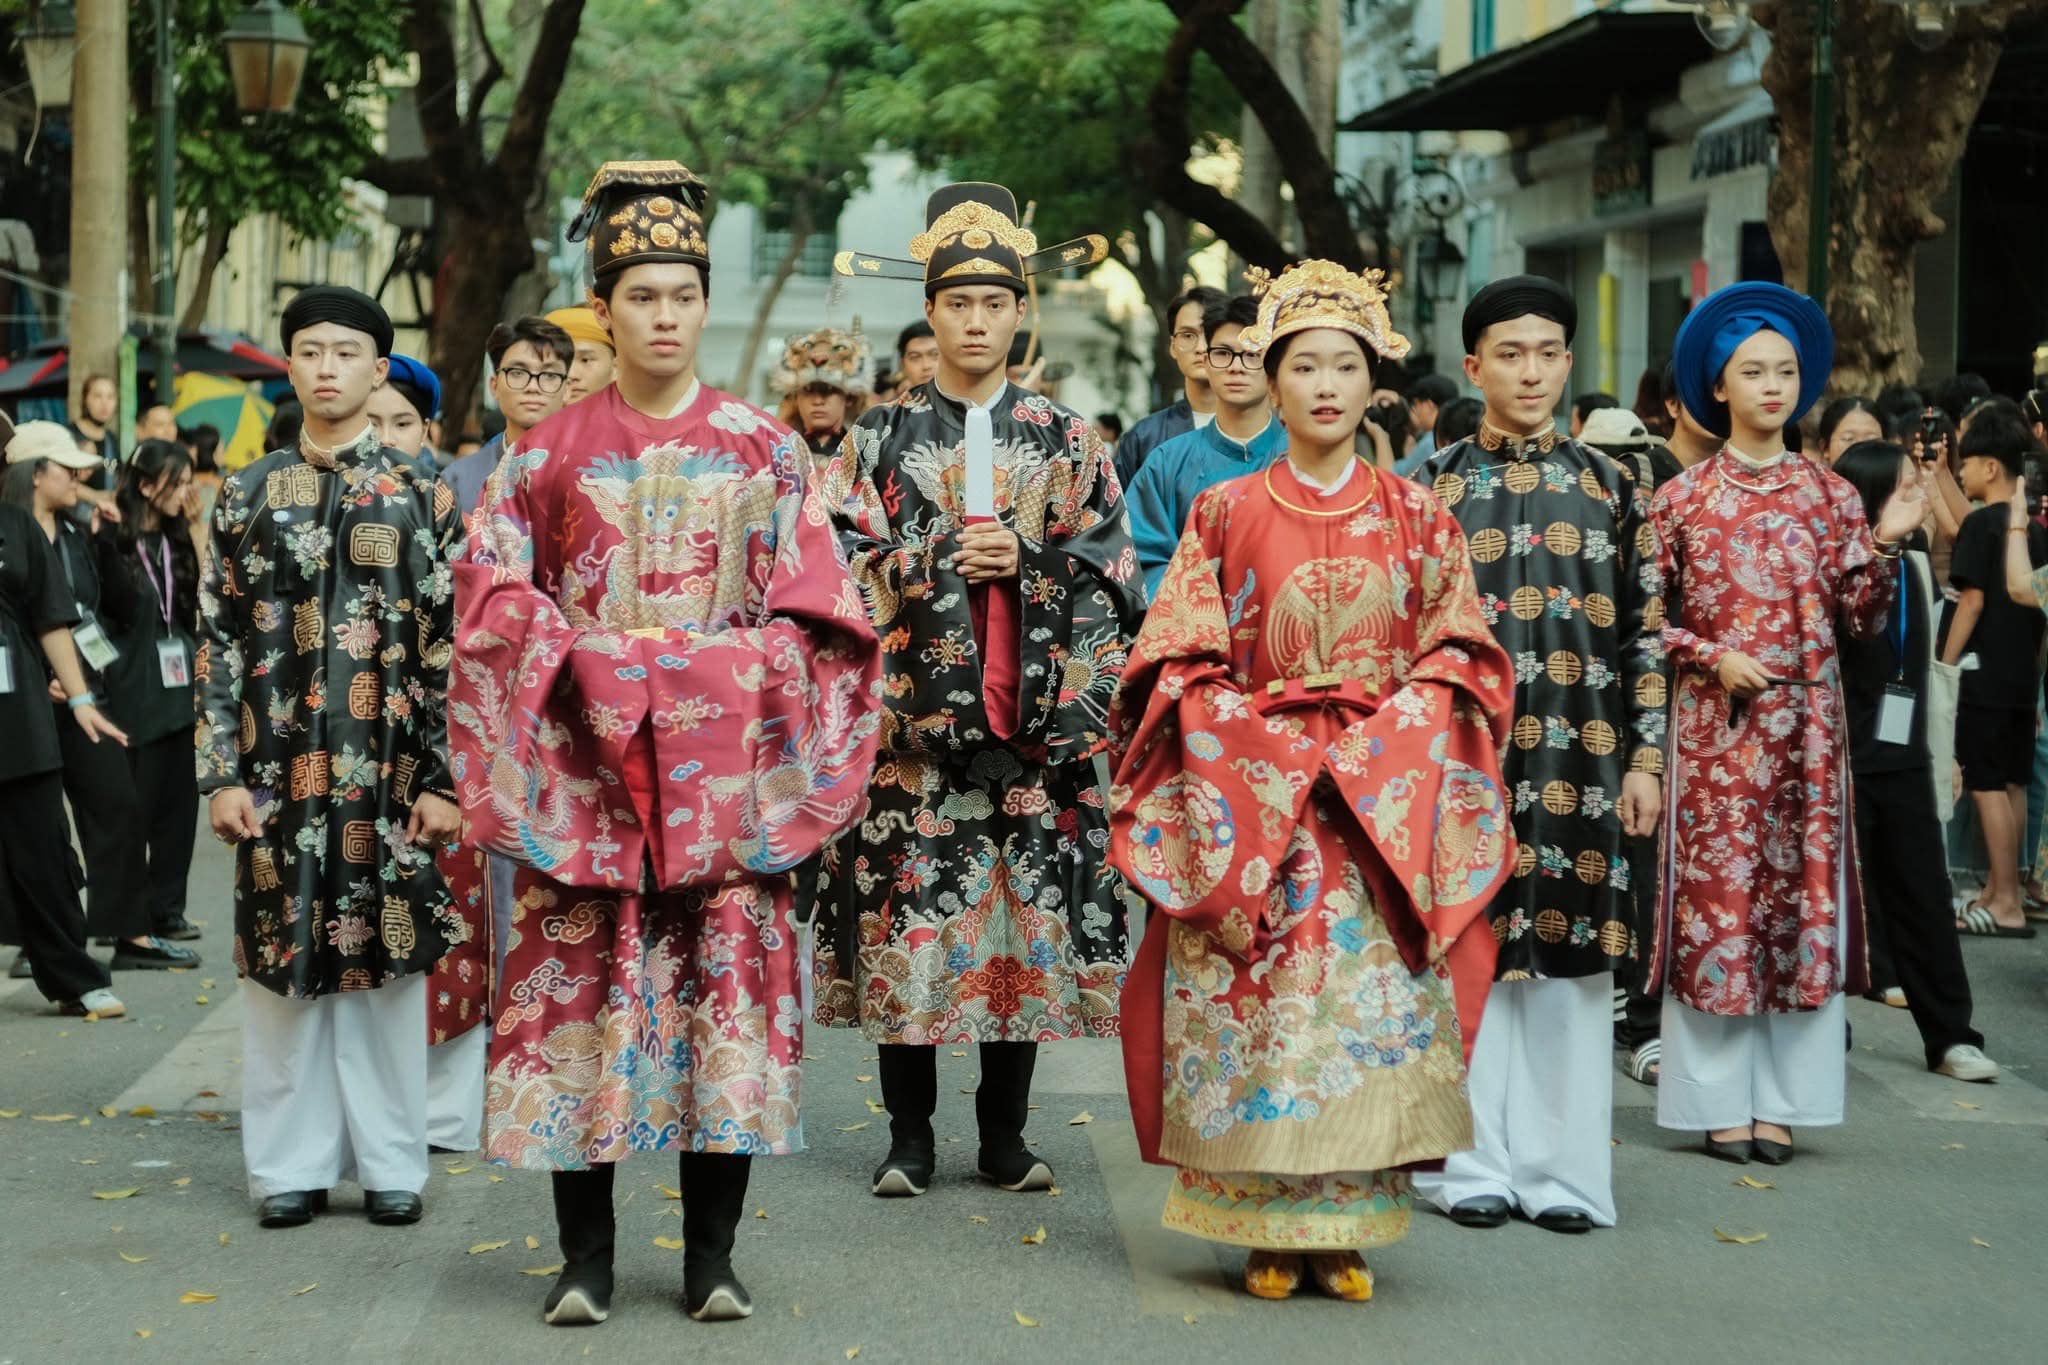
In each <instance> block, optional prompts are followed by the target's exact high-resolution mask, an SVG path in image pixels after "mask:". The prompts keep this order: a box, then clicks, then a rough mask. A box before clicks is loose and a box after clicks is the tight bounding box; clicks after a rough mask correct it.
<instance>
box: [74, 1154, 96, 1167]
mask: <svg viewBox="0 0 2048 1365" xmlns="http://www.w3.org/2000/svg"><path fill="white" fill-rule="evenodd" d="M78 1164H79V1165H81V1166H97V1165H99V1164H100V1159H99V1158H98V1157H96V1156H82V1157H80V1158H79V1159H78Z"/></svg>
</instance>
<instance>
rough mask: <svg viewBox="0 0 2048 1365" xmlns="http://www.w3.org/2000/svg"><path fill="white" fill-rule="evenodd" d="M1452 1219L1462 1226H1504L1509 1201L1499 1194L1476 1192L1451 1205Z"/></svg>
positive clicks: (1506, 1221)
mask: <svg viewBox="0 0 2048 1365" xmlns="http://www.w3.org/2000/svg"><path fill="white" fill-rule="evenodd" d="M1450 1213H1451V1221H1452V1222H1453V1223H1456V1224H1457V1225H1458V1226H1459V1227H1461V1228H1504V1227H1506V1226H1507V1225H1508V1201H1507V1200H1505V1199H1503V1198H1501V1197H1500V1196H1499V1195H1497V1194H1475V1195H1473V1196H1472V1197H1471V1198H1470V1199H1460V1200H1459V1201H1458V1202H1457V1203H1455V1204H1453V1205H1451V1209H1450Z"/></svg>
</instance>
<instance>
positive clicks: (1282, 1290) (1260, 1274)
mask: <svg viewBox="0 0 2048 1365" xmlns="http://www.w3.org/2000/svg"><path fill="white" fill-rule="evenodd" d="M1299 1288H1301V1257H1299V1256H1296V1255H1293V1254H1291V1253H1288V1252H1280V1251H1254V1252H1253V1253H1252V1254H1251V1256H1250V1258H1249V1259H1247V1260H1246V1261H1245V1263H1244V1290H1245V1293H1247V1294H1250V1295H1251V1296H1252V1297H1253V1298H1255V1299H1291V1298H1293V1297H1294V1291H1295V1290H1297V1289H1299Z"/></svg>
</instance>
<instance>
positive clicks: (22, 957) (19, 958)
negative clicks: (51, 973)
mask: <svg viewBox="0 0 2048 1365" xmlns="http://www.w3.org/2000/svg"><path fill="white" fill-rule="evenodd" d="M34 975H35V972H34V971H33V970H31V969H30V967H29V965H28V954H27V953H16V954H15V955H14V965H13V966H11V967H9V968H8V969H7V979H8V980H9V981H26V980H28V979H29V978H30V977H32V976H34Z"/></svg>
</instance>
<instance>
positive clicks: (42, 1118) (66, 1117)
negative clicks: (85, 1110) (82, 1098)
mask: <svg viewBox="0 0 2048 1365" xmlns="http://www.w3.org/2000/svg"><path fill="white" fill-rule="evenodd" d="M29 1117H30V1118H31V1119H33V1120H35V1121H36V1122H37V1123H69V1122H71V1120H73V1119H75V1118H77V1117H78V1115H76V1114H30V1115H29Z"/></svg>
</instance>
